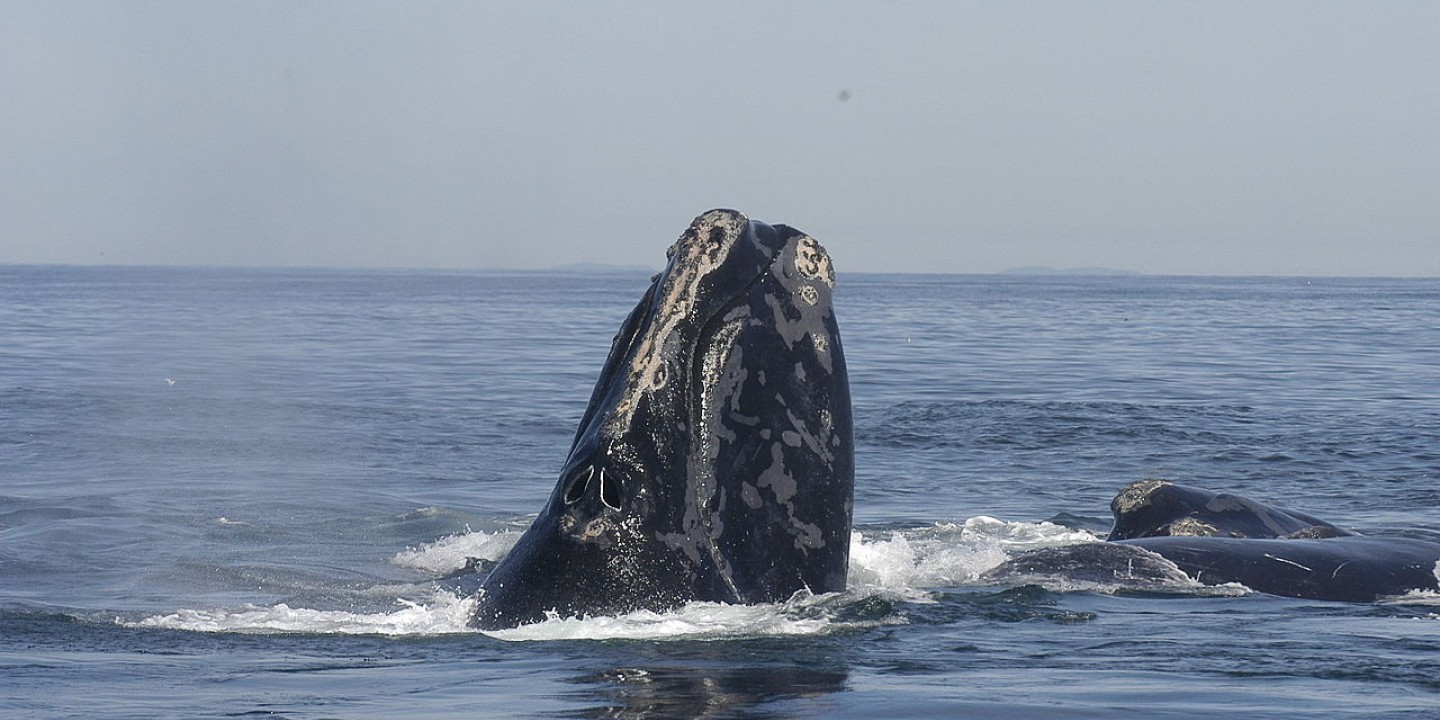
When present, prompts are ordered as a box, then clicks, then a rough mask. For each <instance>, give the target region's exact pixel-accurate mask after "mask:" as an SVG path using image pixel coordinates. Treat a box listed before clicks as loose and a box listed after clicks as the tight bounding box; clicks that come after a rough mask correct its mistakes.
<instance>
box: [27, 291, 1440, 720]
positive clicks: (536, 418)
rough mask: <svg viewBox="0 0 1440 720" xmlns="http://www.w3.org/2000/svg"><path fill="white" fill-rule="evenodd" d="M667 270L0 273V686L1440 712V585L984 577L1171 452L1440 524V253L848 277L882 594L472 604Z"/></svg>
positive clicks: (250, 710) (862, 465) (460, 706)
mask: <svg viewBox="0 0 1440 720" xmlns="http://www.w3.org/2000/svg"><path fill="white" fill-rule="evenodd" d="M842 270H843V268H842ZM646 283H647V279H646V277H645V276H644V275H641V274H629V273H611V274H544V273H511V274H504V273H441V272H409V271H395V272H338V271H336V272H327V271H298V270H221V269H159V268H75V267H0V716H3V717H6V718H10V717H14V718H21V717H25V718H60V717H87V718H88V717H106V718H214V717H235V716H242V717H243V716H249V715H257V716H258V715H269V716H277V717H288V718H333V717H342V718H414V717H425V718H451V717H454V718H462V717H463V718H475V717H617V718H641V717H657V718H658V717H702V716H703V717H809V718H846V717H850V718H869V717H936V716H965V717H1007V718H1013V717H1024V718H1034V717H1038V718H1051V717H1053V718H1111V717H1113V716H1114V715H1115V714H1116V713H1117V712H1126V713H1130V714H1132V715H1137V716H1139V717H1147V718H1148V717H1199V716H1209V715H1214V714H1217V713H1225V714H1227V715H1229V714H1237V715H1244V716H1246V717H1252V718H1254V717H1258V718H1293V717H1297V716H1317V717H1327V718H1334V717H1340V718H1344V717H1355V718H1359V717H1365V718H1370V717H1404V718H1426V717H1440V600H1437V599H1436V598H1434V597H1421V596H1416V597H1407V598H1400V599H1397V600H1396V601H1395V602H1386V603H1379V604H1374V605H1352V604H1343V603H1324V602H1313V601H1304V600H1293V599H1281V598H1274V597H1269V596H1264V595H1257V594H1253V593H1248V592H1246V591H1245V590H1244V589H1243V588H1238V587H1234V588H1220V589H1202V588H1186V587H1177V588H1174V589H1171V590H1169V591H1164V592H1156V591H1143V592H1142V591H1138V590H1136V589H1133V588H1125V587H1104V586H1095V585H1089V586H1087V585H1081V584H1077V585H1073V586H1061V587H1045V588H1042V587H1034V586H1027V587H1019V588H1003V587H990V586H986V585H983V584H979V583H978V582H977V581H976V580H975V576H976V575H977V574H978V573H980V572H982V571H983V570H985V569H986V568H988V567H991V566H993V565H994V564H996V563H998V562H1000V561H1001V560H1002V559H1003V558H1004V557H1006V556H1007V555H1008V554H1010V553H1013V552H1017V551H1019V550H1023V549H1026V548H1030V547H1039V546H1044V545H1047V544H1056V543H1063V542H1077V541H1087V540H1091V539H1093V534H1095V533H1100V534H1103V533H1104V532H1105V530H1106V529H1107V528H1108V524H1109V519H1108V502H1109V500H1110V497H1111V496H1112V495H1113V494H1114V493H1115V492H1116V491H1117V490H1118V489H1119V488H1120V487H1122V486H1124V485H1125V484H1127V483H1129V482H1131V481H1133V480H1137V479H1141V478H1145V477H1164V478H1171V479H1175V480H1180V481H1184V482H1189V483H1193V484H1198V485H1202V486H1207V487H1210V488H1212V489H1216V490H1228V491H1233V492H1240V493H1243V494H1247V495H1250V496H1253V497H1255V498H1257V499H1260V500H1264V501H1270V502H1278V503H1281V504H1285V505H1289V506H1292V507H1295V508H1297V509H1301V510H1305V511H1308V512H1310V513H1313V514H1316V515H1320V516H1322V517H1324V518H1326V519H1329V520H1331V521H1333V522H1337V523H1339V524H1342V525H1346V526H1349V527H1352V528H1354V529H1357V530H1360V531H1362V532H1368V533H1374V534H1390V535H1411V536H1416V537H1425V538H1431V539H1440V510H1437V508H1440V280H1370V279H1345V280H1335V279H1295V278H1253V279H1228V278H1227V279H1221V278H1168V277H1115V278H1108V277H1107V278H1098V277H1086V278H1070V277H1009V276H985V277H981V276H974V277H971V276H901V275H887V276H880V275H853V274H852V275H846V274H843V273H842V275H841V282H840V287H839V289H838V291H837V296H836V303H837V310H838V313H839V316H840V323H841V331H842V333H843V335H844V338H845V342H846V350H847V353H848V358H849V363H850V369H851V379H852V392H853V395H854V399H855V413H856V418H855V428H856V435H857V467H858V478H857V498H856V515H857V518H856V519H857V534H856V536H855V538H854V540H853V542H852V549H853V554H854V556H855V557H854V560H853V562H852V585H853V586H854V587H853V588H852V589H851V590H850V591H848V592H846V593H844V594H841V595H836V596H824V597H818V598H806V597H799V598H796V599H793V600H792V601H790V602H788V603H785V604H784V605H777V606H761V607H758V608H735V607H726V606H714V605H704V604H698V605H694V606H690V607H687V608H684V609H682V610H679V611H676V612H674V613H668V614H664V615H653V614H645V613H640V614H635V615H632V616H626V617H621V618H592V619H588V620H573V619H568V620H567V619H556V620H552V621H550V622H547V623H542V624H540V625H538V626H534V627H532V628H529V629H525V630H521V631H508V632H503V633H496V634H493V635H486V634H481V633H477V632H473V631H470V630H468V629H467V628H466V627H465V626H464V618H465V615H466V613H467V610H468V600H467V599H466V593H467V591H468V588H470V587H473V578H474V576H473V575H467V574H466V573H464V572H461V571H462V569H463V568H464V567H465V565H466V563H467V560H468V559H469V558H480V559H486V560H493V559H496V558H498V557H500V556H502V555H503V554H504V552H505V551H506V550H507V549H508V547H509V544H510V543H513V541H514V538H515V535H516V533H517V532H518V531H519V530H520V529H522V528H523V527H524V525H525V523H526V522H527V520H528V519H529V517H532V516H533V513H535V512H536V511H537V510H538V509H539V507H540V504H541V502H542V501H543V499H544V498H545V497H546V496H547V495H548V493H549V492H550V490H551V488H552V487H553V485H554V482H555V473H556V471H557V470H558V468H559V466H560V464H561V462H562V460H563V459H564V454H565V452H566V449H567V447H568V442H569V439H570V437H571V435H572V434H573V432H574V423H575V422H576V421H577V420H578V417H579V415H580V413H581V411H582V410H583V408H584V403H585V401H586V399H587V398H588V395H589V391H590V387H591V384H592V383H593V382H594V379H595V373H596V372H597V371H598V369H599V367H600V365H601V363H602V362H603V359H604V354H605V351H606V350H607V348H608V345H609V341H610V338H611V336H612V335H613V334H614V332H615V330H616V329H617V327H618V325H619V323H620V321H621V320H622V319H623V317H624V315H625V314H626V312H627V311H628V310H629V309H630V307H631V306H632V305H633V303H634V302H635V301H636V300H637V299H638V297H639V295H640V293H641V292H642V291H643V290H644V288H645V286H646Z"/></svg>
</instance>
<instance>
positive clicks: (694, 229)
mask: <svg viewBox="0 0 1440 720" xmlns="http://www.w3.org/2000/svg"><path fill="white" fill-rule="evenodd" d="M749 222H750V221H749V219H748V218H746V217H745V216H744V215H741V214H740V213H736V212H730V211H722V210H715V211H711V212H708V213H705V214H704V215H701V216H700V217H698V218H696V219H695V222H694V223H692V224H691V225H690V228H689V229H688V230H686V231H685V234H684V235H681V236H680V239H678V240H676V241H675V244H674V245H672V246H671V247H670V253H669V254H670V258H671V259H670V272H669V273H668V274H667V275H666V276H665V280H664V283H663V285H661V286H660V287H659V288H657V289H656V292H657V293H658V295H657V297H656V298H655V303H654V307H655V313H656V314H655V316H654V317H653V318H652V320H651V322H652V325H651V327H650V329H649V331H648V332H647V333H646V334H645V336H644V337H643V338H642V339H641V341H640V344H639V345H637V346H636V348H635V351H634V353H633V354H632V355H631V357H630V361H629V366H628V367H627V368H626V370H625V372H626V391H625V392H624V393H622V394H621V397H622V398H623V399H622V400H621V402H620V403H619V404H617V405H616V407H615V411H614V412H613V413H612V414H611V416H610V417H609V419H608V420H607V421H606V428H605V434H606V435H607V436H609V437H619V436H621V435H623V434H624V432H625V431H626V429H627V428H629V427H630V424H631V422H632V421H633V419H634V413H635V408H636V400H637V399H638V398H639V397H640V395H641V393H642V392H650V391H654V390H658V389H661V388H663V387H664V386H665V383H666V381H667V379H668V377H669V375H670V371H669V370H667V369H666V366H667V364H668V363H669V362H670V361H671V360H672V359H673V357H674V356H675V355H676V354H677V353H676V351H675V348H676V347H677V346H678V345H680V344H683V343H684V342H685V339H684V338H682V337H681V336H680V330H681V328H682V327H686V326H694V325H695V324H696V322H697V321H698V320H699V318H697V317H696V315H697V312H696V303H697V301H699V300H701V299H703V298H704V297H705V293H703V292H702V291H701V287H700V285H701V282H702V281H703V280H704V279H705V278H706V277H707V276H708V275H709V274H710V273H711V272H713V271H714V270H715V269H716V268H719V267H720V266H721V265H723V264H724V263H725V260H726V258H728V257H729V255H730V251H731V250H732V249H733V248H734V247H735V244H736V242H737V241H738V240H739V238H740V237H741V235H742V233H743V232H744V229H745V228H746V226H747V225H748V224H749Z"/></svg>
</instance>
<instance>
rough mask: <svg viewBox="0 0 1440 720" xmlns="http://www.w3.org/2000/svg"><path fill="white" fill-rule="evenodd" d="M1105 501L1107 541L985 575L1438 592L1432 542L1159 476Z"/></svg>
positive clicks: (1286, 590) (1274, 589) (1439, 546)
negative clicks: (1375, 533) (1373, 533)
mask: <svg viewBox="0 0 1440 720" xmlns="http://www.w3.org/2000/svg"><path fill="white" fill-rule="evenodd" d="M1110 507H1111V510H1112V511H1113V512H1114V515H1115V526H1114V529H1113V530H1112V531H1111V533H1110V536H1109V538H1108V542H1105V543H1091V544H1087V545H1082V546H1069V547H1066V548H1049V549H1044V550H1035V551H1032V552H1029V553H1024V554H1022V555H1020V556H1017V557H1016V558H1014V559H1012V560H1009V561H1007V562H1005V563H1003V564H1001V565H1000V566H999V567H997V568H995V569H993V570H991V571H989V572H988V573H987V574H986V576H987V577H988V578H989V579H991V580H994V581H1000V582H1016V581H1025V580H1027V579H1033V578H1037V577H1061V578H1074V577H1085V578H1087V579H1088V578H1095V577H1109V578H1110V579H1120V580H1124V581H1126V582H1138V583H1139V584H1142V585H1143V584H1146V583H1147V582H1154V583H1156V584H1162V583H1164V582H1166V581H1168V580H1171V579H1173V577H1174V573H1175V572H1176V571H1178V572H1179V573H1183V574H1184V576H1185V577H1188V578H1190V579H1191V580H1194V581H1196V582H1200V583H1202V584H1206V585H1223V584H1227V583H1239V584H1241V585H1244V586H1246V587H1248V588H1250V589H1251V590H1255V591H1257V592H1263V593H1269V594H1271V595H1282V596H1286V597H1297V598H1309V599H1314V600H1339V601H1348V602H1374V601H1376V600H1379V599H1381V598H1385V597H1393V596H1398V595H1404V594H1406V593H1409V592H1411V591H1414V590H1430V591H1436V590H1440V543H1433V542H1428V541H1425V540H1416V539H1410V538H1389V537H1384V538H1382V537H1369V536H1363V535H1357V534H1355V533H1352V532H1349V531H1347V530H1344V529H1341V528H1339V527H1336V526H1335V525H1332V524H1330V523H1328V522H1325V521H1324V520H1320V519H1319V518H1316V517H1313V516H1311V515H1307V514H1305V513H1300V512H1296V511H1293V510H1287V509H1282V508H1276V507H1271V506H1269V505H1265V504H1263V503H1260V502H1257V501H1255V500H1252V499H1250V498H1247V497H1243V496H1240V495H1231V494H1227V493H1216V492H1212V491H1209V490H1205V489H1202V488H1196V487H1189V486H1185V485H1178V484H1175V483H1171V482H1168V481H1163V480H1143V481H1140V482H1137V483H1133V484H1131V485H1130V486H1128V487H1126V488H1125V489H1124V490H1121V491H1120V493H1119V494H1118V495H1116V497H1115V500H1114V501H1112V502H1111V504H1110ZM1077 548H1083V552H1081V551H1079V550H1077ZM1157 560H1163V561H1165V562H1164V563H1163V564H1160V563H1157V562H1156V561H1157ZM1137 573H1138V574H1137Z"/></svg>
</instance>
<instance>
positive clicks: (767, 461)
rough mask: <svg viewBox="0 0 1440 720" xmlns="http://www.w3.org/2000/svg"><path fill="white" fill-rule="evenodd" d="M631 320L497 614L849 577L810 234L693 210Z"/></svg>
mask: <svg viewBox="0 0 1440 720" xmlns="http://www.w3.org/2000/svg"><path fill="white" fill-rule="evenodd" d="M667 257H668V262H667V264H666V266H665V269H664V270H663V271H661V272H660V273H659V274H658V275H656V276H655V277H654V279H653V280H652V282H651V285H650V288H649V289H648V290H647V291H646V292H645V294H644V296H643V297H642V298H641V300H640V302H639V304H638V305H637V306H636V307H635V309H634V310H633V311H632V312H631V313H630V315H629V317H628V318H627V319H626V320H625V322H624V324H623V325H622V326H621V328H620V331H619V333H618V334H617V335H616V336H615V340H614V343H613V344H612V346H611V349H610V354H609V356H608V358H607V359H606V361H605V365H604V367H603V369H602V370H601V372H600V376H599V379H598V381H597V382H596V384H595V390H594V392H593V394H592V395H591V397H590V403H589V405H588V407H587V408H586V410H585V414H584V415H583V417H582V418H581V420H580V424H579V428H578V429H577V431H576V433H575V439H574V442H573V443H572V445H571V447H570V453H569V456H568V457H567V459H566V461H565V464H564V467H563V468H562V469H561V471H560V477H559V482H558V483H557V484H556V486H555V490H554V491H553V492H552V493H551V494H550V497H549V499H548V500H547V501H546V503H545V506H544V508H543V509H542V510H541V512H540V514H539V516H538V517H537V518H536V519H535V521H534V522H533V523H532V524H531V526H530V528H529V529H528V530H527V531H526V532H525V534H524V535H523V536H522V537H521V539H520V540H519V542H518V543H517V544H516V545H515V547H514V548H513V549H512V550H511V552H510V553H509V554H508V555H507V556H506V557H505V558H504V559H503V560H502V561H501V562H500V563H499V565H497V566H496V567H495V568H494V570H492V571H491V573H490V575H489V576H488V577H487V578H486V579H485V581H484V582H483V584H482V586H481V587H482V589H481V594H480V597H479V601H478V606H477V610H476V612H475V615H474V618H473V622H474V624H475V625H477V626H478V627H481V628H484V629H493V628H504V627H512V626H515V625H520V624H524V623H529V622H536V621H539V620H543V619H545V618H546V617H547V616H548V615H550V614H554V615H557V616H561V617H566V616H584V615H613V614H620V613H625V612H630V611H634V610H640V609H649V610H665V609H670V608H674V607H677V606H679V605H682V604H684V603H686V602H690V601H694V600H708V601H716V602H726V603H758V602H775V601H782V600H785V599H786V598H788V597H790V596H791V595H793V594H794V593H795V592H797V591H800V590H810V591H813V592H817V593H819V592H829V591H836V590H841V589H843V588H844V587H845V580H846V568H847V564H848V559H849V543H850V524H851V513H852V495H853V487H854V449H853V438H852V435H853V433H852V428H851V414H850V392H849V384H848V377H847V374H846V370H845V357H844V352H843V349H842V347H841V344H840V334H839V331H838V328H837V326H836V322H835V314H834V308H833V306H832V304H831V293H832V291H833V289H834V286H835V273H834V269H833V267H832V265H831V261H830V258H829V255H828V254H826V252H825V250H824V249H823V248H821V247H820V244H819V243H817V242H816V241H815V240H814V239H813V238H811V237H809V236H808V235H805V234H804V233H802V232H800V231H798V230H795V229H794V228H790V227H787V226H785V225H774V226H771V225H766V224H764V223H759V222H754V221H751V220H749V219H748V218H746V217H745V216H744V215H743V214H741V213H738V212H735V211H733V210H712V211H710V212H707V213H705V214H703V215H701V216H700V217H698V218H696V219H695V221H694V222H693V223H692V224H691V225H690V227H689V228H688V229H687V230H686V231H685V232H684V234H682V235H681V236H680V238H679V239H678V240H676V241H675V243H674V244H673V245H672V246H671V247H670V249H669V252H668V253H667Z"/></svg>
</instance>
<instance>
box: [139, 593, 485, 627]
mask: <svg viewBox="0 0 1440 720" xmlns="http://www.w3.org/2000/svg"><path fill="white" fill-rule="evenodd" d="M396 604H397V605H399V606H400V607H399V609H397V610H395V611H393V612H388V613H387V612H382V613H356V612H348V611H344V610H311V609H307V608H292V607H290V606H289V605H286V604H284V603H281V604H279V605H271V606H268V607H260V606H256V605H246V606H244V607H242V608H240V609H238V610H223V609H222V610H180V611H178V612H174V613H171V614H169V615H157V616H153V617H148V618H145V619H143V620H140V621H137V622H126V621H123V620H119V621H117V622H119V623H120V624H121V625H126V626H129V627H142V628H165V629H169V630H190V631H193V632H232V633H316V634H334V635H446V634H452V633H473V632H475V630H474V629H473V628H471V627H469V626H468V625H467V623H468V621H469V619H470V615H471V614H472V613H473V612H474V611H475V599H474V598H461V597H458V596H456V595H454V594H453V593H449V592H445V591H437V592H436V593H435V595H434V596H433V598H432V599H431V600H430V601H429V602H428V603H420V602H414V601H411V600H406V599H403V598H402V599H398V600H396Z"/></svg>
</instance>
